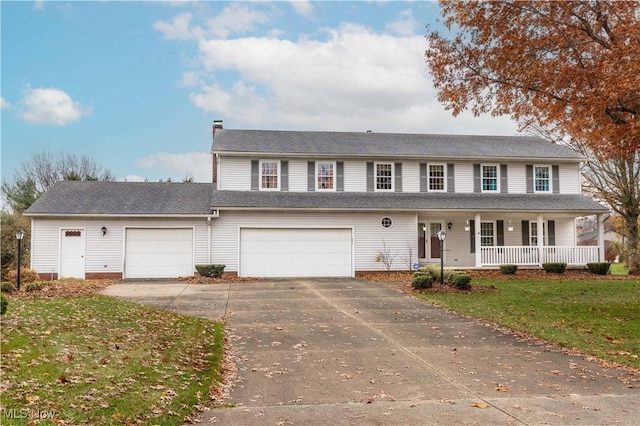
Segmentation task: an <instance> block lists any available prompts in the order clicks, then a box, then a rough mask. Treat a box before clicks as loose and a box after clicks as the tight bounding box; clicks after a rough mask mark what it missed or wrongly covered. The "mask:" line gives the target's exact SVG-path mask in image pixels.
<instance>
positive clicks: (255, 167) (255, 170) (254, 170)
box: [251, 160, 260, 191]
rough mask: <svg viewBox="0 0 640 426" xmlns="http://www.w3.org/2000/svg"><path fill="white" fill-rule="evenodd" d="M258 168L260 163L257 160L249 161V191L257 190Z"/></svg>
mask: <svg viewBox="0 0 640 426" xmlns="http://www.w3.org/2000/svg"><path fill="white" fill-rule="evenodd" d="M259 167H260V162H259V161H258V160H251V190H252V191H257V190H258V189H259V182H258V181H259V178H260V173H259V172H258V168H259Z"/></svg>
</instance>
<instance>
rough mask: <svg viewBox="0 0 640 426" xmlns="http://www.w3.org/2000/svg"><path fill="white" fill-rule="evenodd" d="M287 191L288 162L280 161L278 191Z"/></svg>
mask: <svg viewBox="0 0 640 426" xmlns="http://www.w3.org/2000/svg"><path fill="white" fill-rule="evenodd" d="M288 190H289V162H288V161H280V191H288Z"/></svg>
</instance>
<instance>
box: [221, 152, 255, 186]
mask: <svg viewBox="0 0 640 426" xmlns="http://www.w3.org/2000/svg"><path fill="white" fill-rule="evenodd" d="M218 169H219V171H220V172H219V173H220V179H219V180H218V189H219V190H231V191H250V190H251V159H249V158H238V157H220V164H219V165H218Z"/></svg>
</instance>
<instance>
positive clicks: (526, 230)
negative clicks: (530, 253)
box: [522, 220, 531, 246]
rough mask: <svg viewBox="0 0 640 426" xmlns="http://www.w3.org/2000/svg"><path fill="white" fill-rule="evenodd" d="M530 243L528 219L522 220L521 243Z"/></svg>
mask: <svg viewBox="0 0 640 426" xmlns="http://www.w3.org/2000/svg"><path fill="white" fill-rule="evenodd" d="M530 244H531V243H530V242H529V221H528V220H523V221H522V245H523V246H528V245H530Z"/></svg>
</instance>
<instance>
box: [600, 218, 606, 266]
mask: <svg viewBox="0 0 640 426" xmlns="http://www.w3.org/2000/svg"><path fill="white" fill-rule="evenodd" d="M605 216H606V214H605V213H600V214H599V215H598V262H604V255H605V247H604V220H605V219H606V217H605Z"/></svg>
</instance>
